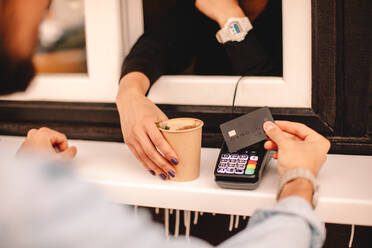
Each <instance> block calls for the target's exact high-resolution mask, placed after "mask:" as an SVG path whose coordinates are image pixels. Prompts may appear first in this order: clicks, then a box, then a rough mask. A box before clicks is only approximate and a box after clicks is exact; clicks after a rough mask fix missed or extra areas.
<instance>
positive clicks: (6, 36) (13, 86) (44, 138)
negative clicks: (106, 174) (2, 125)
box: [0, 0, 76, 159]
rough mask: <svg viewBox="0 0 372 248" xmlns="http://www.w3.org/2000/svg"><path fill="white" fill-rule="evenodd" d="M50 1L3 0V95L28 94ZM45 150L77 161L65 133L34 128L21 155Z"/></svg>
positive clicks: (0, 69)
mask: <svg viewBox="0 0 372 248" xmlns="http://www.w3.org/2000/svg"><path fill="white" fill-rule="evenodd" d="M49 4H50V1H48V0H41V1H38V2H37V4H36V3H35V1H31V0H27V1H21V0H1V1H0V14H1V15H0V95H5V94H10V93H14V92H19V91H24V90H26V89H27V87H28V85H29V84H30V82H31V80H32V78H33V77H34V75H35V71H34V67H33V65H32V62H31V61H32V56H33V53H34V49H35V45H36V41H37V37H38V27H39V25H40V23H41V21H42V18H43V15H44V13H45V10H46V9H47V7H48V6H49ZM26 150H27V151H32V152H37V151H43V153H47V154H48V155H49V156H53V157H54V158H65V159H66V158H73V157H74V156H75V155H76V148H75V147H69V146H68V142H67V138H66V136H65V135H64V134H61V133H59V132H57V131H54V130H51V129H49V128H41V129H39V130H37V129H32V130H30V131H29V132H28V135H27V137H26V140H25V142H24V143H23V145H22V146H21V148H20V151H19V152H18V154H23V153H24V152H25V151H26Z"/></svg>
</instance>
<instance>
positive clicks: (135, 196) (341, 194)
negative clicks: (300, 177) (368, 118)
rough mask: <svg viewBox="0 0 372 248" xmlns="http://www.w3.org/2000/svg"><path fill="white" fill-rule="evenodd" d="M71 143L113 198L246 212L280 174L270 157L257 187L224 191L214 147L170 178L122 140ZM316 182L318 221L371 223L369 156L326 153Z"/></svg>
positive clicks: (263, 200) (7, 146)
mask: <svg viewBox="0 0 372 248" xmlns="http://www.w3.org/2000/svg"><path fill="white" fill-rule="evenodd" d="M22 140H23V138H22V137H12V136H0V149H1V150H8V151H9V154H12V153H15V152H16V150H17V148H18V146H19V145H20V143H21V142H22ZM70 144H71V145H75V146H77V147H78V155H77V158H76V159H75V166H76V170H77V172H78V174H79V175H80V176H81V178H82V179H83V180H85V181H89V182H92V183H95V184H98V185H99V186H101V187H102V188H103V189H104V191H105V192H106V193H107V194H108V196H109V197H110V198H111V199H112V201H114V202H117V203H123V204H131V205H139V206H148V207H160V208H172V209H184V210H193V211H202V212H213V213H222V214H234V215H251V214H252V213H253V211H254V210H255V209H257V208H259V207H264V206H270V205H272V204H274V203H275V197H276V190H277V186H278V179H279V178H278V175H277V173H276V168H275V167H276V162H275V161H274V160H271V162H270V164H269V167H268V168H267V170H266V173H265V176H264V178H263V180H262V182H261V184H260V186H259V187H258V189H256V190H253V191H248V190H228V189H221V188H219V187H218V186H217V185H216V183H215V182H214V175H213V170H214V166H215V163H216V160H217V156H218V153H219V150H218V149H212V148H203V149H202V158H201V171H200V177H199V178H198V179H196V180H194V181H191V182H173V181H163V180H161V179H160V177H154V176H152V175H151V174H150V173H148V172H147V171H146V170H145V169H144V168H143V167H142V165H141V164H140V163H139V162H137V160H136V159H135V158H134V156H133V155H132V154H131V153H130V151H129V149H128V148H127V147H126V146H125V145H124V144H121V143H114V142H96V141H81V140H71V141H70ZM318 181H319V184H320V185H321V186H320V192H319V193H320V198H319V202H318V207H317V209H316V212H317V214H318V215H319V216H320V217H321V218H322V219H323V221H325V222H329V223H341V224H357V225H369V226H372V183H371V182H372V156H351V155H328V159H327V162H326V164H325V165H324V166H323V168H322V170H321V171H320V173H319V176H318Z"/></svg>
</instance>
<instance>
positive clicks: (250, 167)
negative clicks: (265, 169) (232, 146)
mask: <svg viewBox="0 0 372 248" xmlns="http://www.w3.org/2000/svg"><path fill="white" fill-rule="evenodd" d="M257 162H258V156H257V153H256V152H255V151H251V152H250V154H249V155H248V154H237V153H232V154H230V153H223V154H222V155H221V159H220V163H219V164H218V167H217V173H218V174H222V175H223V174H225V175H226V174H235V175H254V173H255V171H256V167H257Z"/></svg>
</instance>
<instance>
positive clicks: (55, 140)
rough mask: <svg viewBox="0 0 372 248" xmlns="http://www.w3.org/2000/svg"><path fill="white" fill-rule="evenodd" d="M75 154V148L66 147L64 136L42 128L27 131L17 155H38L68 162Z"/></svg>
mask: <svg viewBox="0 0 372 248" xmlns="http://www.w3.org/2000/svg"><path fill="white" fill-rule="evenodd" d="M76 152H77V150H76V147H74V146H68V142H67V138H66V135H64V134H62V133H60V132H57V131H55V130H52V129H49V128H47V127H42V128H40V129H31V130H30V131H28V133H27V137H26V139H25V141H24V142H23V143H22V145H21V147H20V148H19V150H18V152H17V155H23V154H25V153H39V154H42V155H47V156H49V157H51V158H55V159H62V160H70V159H73V158H74V157H75V156H76Z"/></svg>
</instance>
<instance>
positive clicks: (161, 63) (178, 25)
mask: <svg viewBox="0 0 372 248" xmlns="http://www.w3.org/2000/svg"><path fill="white" fill-rule="evenodd" d="M193 15H195V8H194V1H190V0H180V1H177V3H176V5H175V7H174V8H172V9H171V11H169V15H168V16H167V17H166V18H165V19H164V20H163V21H162V22H161V25H159V27H157V28H156V29H154V30H150V31H147V32H145V33H144V34H143V35H142V36H141V37H140V38H139V39H138V40H137V42H136V43H135V45H134V46H133V48H132V49H131V51H130V53H129V54H128V56H127V57H126V58H125V60H124V62H123V66H122V74H121V76H122V77H123V76H124V75H126V74H128V73H129V72H133V71H139V72H142V73H144V74H145V75H146V76H147V77H148V78H149V79H150V84H152V83H154V82H155V81H156V80H157V79H158V78H159V77H160V76H161V75H163V74H179V73H181V72H182V71H183V70H184V69H186V68H187V67H188V66H189V65H190V63H191V61H192V56H193V51H194V41H193V37H192V36H193V30H192V27H193V26H194V25H193V23H192V22H193Z"/></svg>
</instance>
